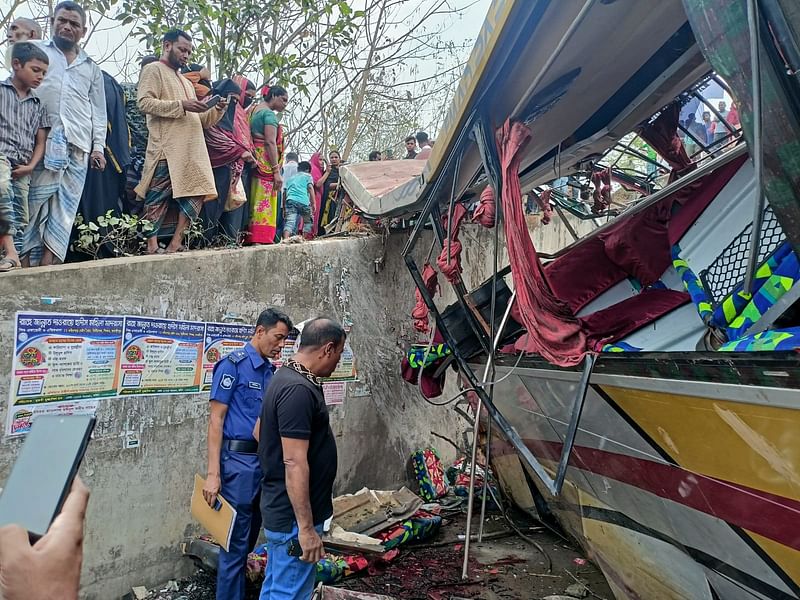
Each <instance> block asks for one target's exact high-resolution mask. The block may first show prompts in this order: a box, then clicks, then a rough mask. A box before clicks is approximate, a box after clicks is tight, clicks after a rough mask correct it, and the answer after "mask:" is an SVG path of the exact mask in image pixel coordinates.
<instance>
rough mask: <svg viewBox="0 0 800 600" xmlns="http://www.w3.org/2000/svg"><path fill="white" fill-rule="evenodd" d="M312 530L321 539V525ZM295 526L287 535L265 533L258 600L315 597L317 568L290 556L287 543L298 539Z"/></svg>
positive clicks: (303, 599) (295, 599) (271, 532)
mask: <svg viewBox="0 0 800 600" xmlns="http://www.w3.org/2000/svg"><path fill="white" fill-rule="evenodd" d="M314 529H316V530H317V533H319V534H320V535H322V524H320V525H315V526H314ZM297 532H298V530H297V523H295V525H294V527H293V528H292V531H291V532H289V533H281V532H278V531H270V530H268V529H265V530H264V533H265V534H266V536H267V570H266V572H265V573H264V584H263V585H262V586H261V595H260V596H259V597H258V599H259V600H309V599H310V598H311V594H313V593H314V579H315V576H316V574H317V565H316V564H312V563H307V562H303V561H302V560H300V559H299V558H296V557H294V556H289V542H290V541H291V540H293V539H297Z"/></svg>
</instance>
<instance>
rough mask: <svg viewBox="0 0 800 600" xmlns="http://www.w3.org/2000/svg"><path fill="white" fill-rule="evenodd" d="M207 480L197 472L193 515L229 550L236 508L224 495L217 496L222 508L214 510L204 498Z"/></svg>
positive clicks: (193, 493)
mask: <svg viewBox="0 0 800 600" xmlns="http://www.w3.org/2000/svg"><path fill="white" fill-rule="evenodd" d="M205 483H206V480H205V479H203V478H202V477H200V475H197V474H195V476H194V491H193V492H192V516H193V517H194V518H195V519H197V521H198V522H199V523H200V524H201V525H202V526H203V527H205V528H206V531H208V533H210V534H211V535H212V536H214V539H215V540H216V541H217V543H218V544H219V545H220V546H222V547H223V548H224V549H225V551H226V552H227V551H228V549H229V548H230V545H231V534H232V533H233V524H234V523H235V522H236V509H235V508H233V506H231V505H230V504H229V503H228V501H227V500H225V498H223V497H222V495H219V496H217V498H219V501H220V503H221V504H222V508H220V509H219V510H214V509H213V508H211V507H210V506H209V505H208V503H207V502H206V499H205V498H203V486H204V485H205Z"/></svg>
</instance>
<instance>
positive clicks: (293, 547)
mask: <svg viewBox="0 0 800 600" xmlns="http://www.w3.org/2000/svg"><path fill="white" fill-rule="evenodd" d="M286 552H287V553H288V554H289V556H294V557H297V558H300V557H301V556H303V548H302V547H301V546H300V540H298V539H297V538H294V539H292V540H289V546H288V547H287V548H286Z"/></svg>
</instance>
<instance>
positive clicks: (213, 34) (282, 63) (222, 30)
mask: <svg viewBox="0 0 800 600" xmlns="http://www.w3.org/2000/svg"><path fill="white" fill-rule="evenodd" d="M361 17H363V12H360V11H355V10H353V9H352V8H351V7H350V5H349V4H348V3H347V2H346V1H345V0H271V1H269V0H267V1H263V0H237V1H236V2H229V1H227V0H192V1H191V2H186V1H184V0H121V11H120V13H119V14H118V15H117V19H118V20H119V21H120V22H121V23H122V24H123V25H133V30H132V35H133V36H135V37H137V38H139V39H140V40H142V41H143V42H144V43H145V44H146V45H147V48H148V49H149V50H150V51H157V50H159V49H160V46H161V36H162V35H163V34H164V32H165V31H166V30H168V29H170V28H173V27H177V28H180V29H185V30H187V31H190V32H191V33H192V34H193V38H194V43H195V53H194V56H193V60H194V61H195V62H199V63H202V64H205V65H207V66H209V68H211V70H212V72H214V73H215V75H216V76H217V77H223V76H224V77H229V76H231V75H233V74H234V73H237V72H238V73H246V74H255V73H258V74H259V75H260V78H261V79H263V80H269V81H270V82H272V83H281V84H284V85H290V86H292V87H293V88H294V89H296V90H299V91H301V92H302V91H305V90H306V89H307V88H306V85H307V84H306V80H305V79H306V74H307V68H308V61H309V57H310V56H311V54H312V53H315V52H317V51H319V50H320V49H321V48H323V47H324V48H326V49H328V50H329V51H330V50H332V49H334V48H336V47H337V46H344V45H347V44H349V43H351V42H352V40H353V36H354V33H355V31H356V30H357V28H358V21H359V19H360V18H361ZM317 32H319V33H317ZM256 78H257V79H258V77H256ZM259 81H260V79H259Z"/></svg>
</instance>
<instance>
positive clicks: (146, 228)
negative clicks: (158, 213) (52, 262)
mask: <svg viewBox="0 0 800 600" xmlns="http://www.w3.org/2000/svg"><path fill="white" fill-rule="evenodd" d="M75 227H76V229H77V230H78V237H77V239H76V240H75V241H74V242H73V244H72V249H73V250H74V251H75V252H82V253H84V254H88V255H90V256H92V257H93V258H102V257H103V256H102V255H103V254H108V253H110V254H111V255H113V256H133V255H136V254H140V253H141V251H142V250H143V249H144V247H145V244H146V238H145V234H147V233H149V232H150V231H153V228H154V227H153V224H152V223H151V222H150V221H148V220H147V219H142V218H140V217H138V216H136V215H128V214H118V213H117V212H116V211H114V210H109V211H108V212H106V214H104V215H100V216H99V217H97V221H88V222H87V221H85V220H84V218H83V215H82V214H80V213H78V215H77V216H76V217H75Z"/></svg>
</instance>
